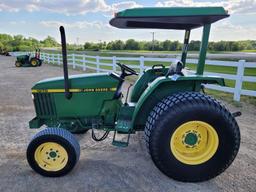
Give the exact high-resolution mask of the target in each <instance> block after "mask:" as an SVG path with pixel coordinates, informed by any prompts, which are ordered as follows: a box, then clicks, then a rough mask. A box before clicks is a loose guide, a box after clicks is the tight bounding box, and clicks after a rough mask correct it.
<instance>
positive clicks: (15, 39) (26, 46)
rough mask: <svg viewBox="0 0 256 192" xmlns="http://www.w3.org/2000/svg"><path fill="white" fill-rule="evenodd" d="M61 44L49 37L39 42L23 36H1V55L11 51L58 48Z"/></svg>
mask: <svg viewBox="0 0 256 192" xmlns="http://www.w3.org/2000/svg"><path fill="white" fill-rule="evenodd" d="M57 46H60V45H59V43H58V42H57V41H56V40H55V39H54V38H53V37H50V36H48V37H47V38H46V39H44V40H43V41H38V40H37V39H35V38H32V37H29V38H25V37H24V36H22V35H14V36H11V35H7V34H0V53H4V52H9V51H33V50H34V49H36V48H39V47H57Z"/></svg>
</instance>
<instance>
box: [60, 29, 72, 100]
mask: <svg viewBox="0 0 256 192" xmlns="http://www.w3.org/2000/svg"><path fill="white" fill-rule="evenodd" d="M60 36H61V47H62V60H63V72H64V87H65V97H66V98H67V99H71V97H72V93H71V92H70V91H69V88H70V86H69V78H68V62H67V46H66V36H65V29H64V27H63V26H60Z"/></svg>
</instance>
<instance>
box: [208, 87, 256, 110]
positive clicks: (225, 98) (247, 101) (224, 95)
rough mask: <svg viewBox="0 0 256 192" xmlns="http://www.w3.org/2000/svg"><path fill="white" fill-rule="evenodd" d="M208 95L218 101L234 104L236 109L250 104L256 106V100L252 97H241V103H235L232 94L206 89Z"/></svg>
mask: <svg viewBox="0 0 256 192" xmlns="http://www.w3.org/2000/svg"><path fill="white" fill-rule="evenodd" d="M205 92H206V94H208V95H211V96H213V97H214V98H216V99H219V100H223V101H225V102H227V103H229V104H232V105H234V106H236V107H243V104H244V103H245V104H249V105H253V106H256V98H255V97H251V96H244V95H242V96H241V99H240V102H237V101H234V100H233V94H231V93H225V92H222V91H216V90H210V89H206V90H205Z"/></svg>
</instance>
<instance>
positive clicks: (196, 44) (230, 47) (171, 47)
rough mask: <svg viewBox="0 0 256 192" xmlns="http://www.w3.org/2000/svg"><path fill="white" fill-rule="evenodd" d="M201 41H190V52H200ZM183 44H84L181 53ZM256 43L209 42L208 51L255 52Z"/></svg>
mask: <svg viewBox="0 0 256 192" xmlns="http://www.w3.org/2000/svg"><path fill="white" fill-rule="evenodd" d="M200 44H201V42H200V41H190V43H189V50H190V51H198V50H199V49H200ZM182 46H183V43H181V42H179V41H170V40H165V41H154V42H152V41H136V40H134V39H129V40H127V41H121V40H116V41H111V42H109V43H106V42H100V43H91V42H86V43H85V44H84V49H85V50H102V49H103V50H104V49H105V50H148V51H152V50H154V51H180V50H182ZM255 49H256V41H253V40H246V41H219V42H209V45H208V50H210V51H242V50H255Z"/></svg>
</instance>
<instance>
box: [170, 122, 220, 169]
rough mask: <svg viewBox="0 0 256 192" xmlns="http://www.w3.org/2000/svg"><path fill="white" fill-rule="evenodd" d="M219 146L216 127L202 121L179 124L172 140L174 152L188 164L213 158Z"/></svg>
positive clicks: (177, 157)
mask: <svg viewBox="0 0 256 192" xmlns="http://www.w3.org/2000/svg"><path fill="white" fill-rule="evenodd" d="M218 146H219V137H218V134H217V132H216V131H215V129H214V128H213V127H212V126H211V125H209V124H208V123H205V122H202V121H189V122H187V123H184V124H182V125H181V126H179V127H178V128H177V129H176V130H175V132H174V133H173V135H172V137H171V140H170V148H171V152H172V154H173V155H174V156H175V158H176V159H177V160H179V161H180V162H182V163H184V164H188V165H198V164H201V163H204V162H206V161H208V160H209V159H211V158H212V156H213V155H214V154H215V153H216V151H217V149H218Z"/></svg>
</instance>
